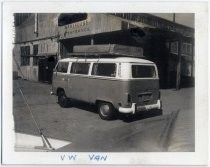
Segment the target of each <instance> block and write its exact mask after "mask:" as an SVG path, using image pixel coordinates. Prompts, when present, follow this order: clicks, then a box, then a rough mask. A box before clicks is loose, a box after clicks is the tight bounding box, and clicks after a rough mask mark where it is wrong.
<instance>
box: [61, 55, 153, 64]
mask: <svg viewBox="0 0 210 167" xmlns="http://www.w3.org/2000/svg"><path fill="white" fill-rule="evenodd" d="M60 61H62V62H66V61H70V62H72V61H77V62H84V61H85V62H112V63H117V62H121V63H144V64H145V63H146V64H153V62H152V61H149V60H145V59H140V58H133V57H115V58H91V59H90V58H75V57H74V58H65V59H62V60H60Z"/></svg>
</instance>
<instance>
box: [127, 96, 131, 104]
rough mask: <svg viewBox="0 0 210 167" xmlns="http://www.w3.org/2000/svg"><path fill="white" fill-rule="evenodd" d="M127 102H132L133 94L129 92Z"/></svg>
mask: <svg viewBox="0 0 210 167" xmlns="http://www.w3.org/2000/svg"><path fill="white" fill-rule="evenodd" d="M127 102H128V103H130V102H131V95H130V94H128V97H127Z"/></svg>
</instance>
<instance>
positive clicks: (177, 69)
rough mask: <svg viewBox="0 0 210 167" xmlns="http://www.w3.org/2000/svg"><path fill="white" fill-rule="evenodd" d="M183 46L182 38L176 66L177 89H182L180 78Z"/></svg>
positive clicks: (179, 41) (179, 43)
mask: <svg viewBox="0 0 210 167" xmlns="http://www.w3.org/2000/svg"><path fill="white" fill-rule="evenodd" d="M181 47H182V41H181V39H179V40H178V62H177V68H176V90H179V89H180V80H181V76H180V75H181Z"/></svg>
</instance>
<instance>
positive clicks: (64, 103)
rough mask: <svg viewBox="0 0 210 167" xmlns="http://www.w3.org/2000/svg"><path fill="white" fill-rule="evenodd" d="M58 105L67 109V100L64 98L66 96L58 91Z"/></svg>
mask: <svg viewBox="0 0 210 167" xmlns="http://www.w3.org/2000/svg"><path fill="white" fill-rule="evenodd" d="M58 103H59V105H60V106H61V107H63V108H66V107H68V104H69V99H68V98H67V97H66V94H65V92H64V91H63V90H62V91H59V93H58Z"/></svg>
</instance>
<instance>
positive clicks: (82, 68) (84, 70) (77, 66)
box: [71, 63, 90, 75]
mask: <svg viewBox="0 0 210 167" xmlns="http://www.w3.org/2000/svg"><path fill="white" fill-rule="evenodd" d="M89 67H90V63H72V65H71V73H73V74H86V75H87V74H88V71H89Z"/></svg>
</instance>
